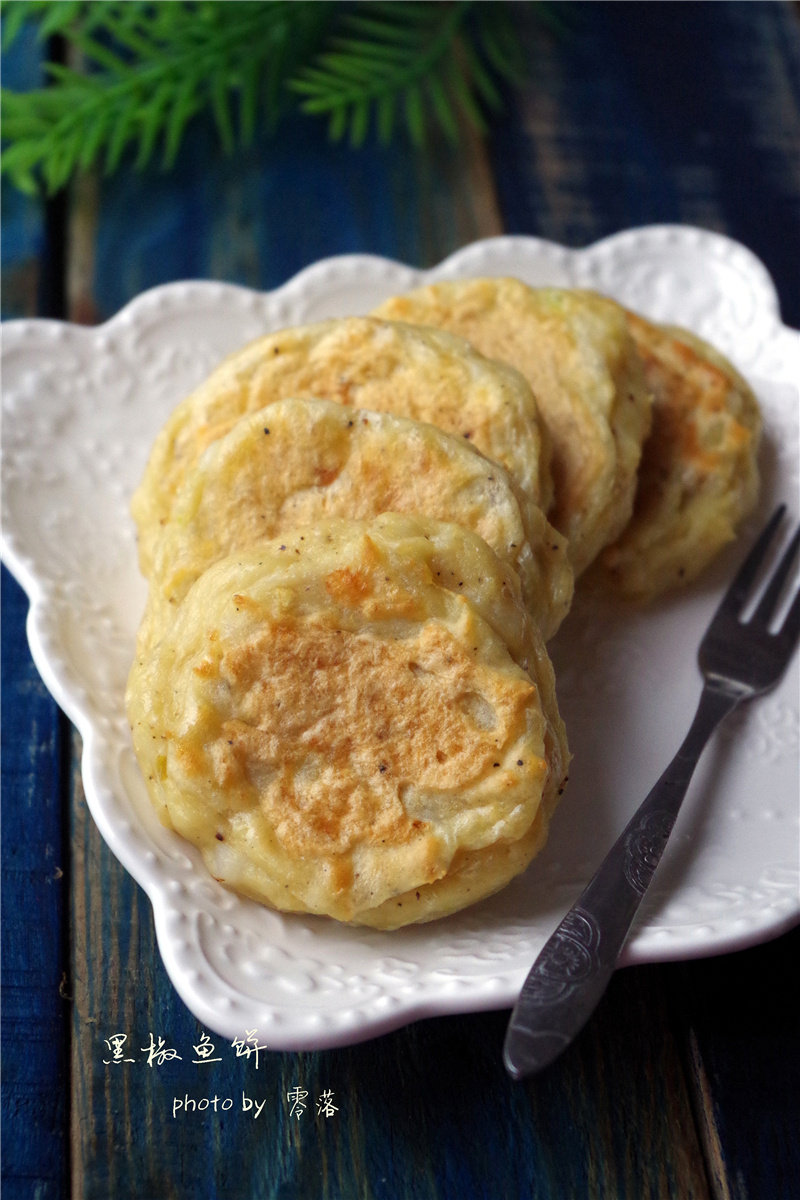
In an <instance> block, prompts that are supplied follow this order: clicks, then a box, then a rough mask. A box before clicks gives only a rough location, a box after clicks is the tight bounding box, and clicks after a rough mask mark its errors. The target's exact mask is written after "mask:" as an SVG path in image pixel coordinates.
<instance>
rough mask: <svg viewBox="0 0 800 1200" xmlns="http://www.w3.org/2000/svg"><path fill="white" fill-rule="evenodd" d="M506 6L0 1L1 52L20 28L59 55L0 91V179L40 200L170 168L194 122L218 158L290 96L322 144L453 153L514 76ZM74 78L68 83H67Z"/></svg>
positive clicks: (266, 123)
mask: <svg viewBox="0 0 800 1200" xmlns="http://www.w3.org/2000/svg"><path fill="white" fill-rule="evenodd" d="M520 7H521V5H520V4H506V3H502V2H493V3H475V2H474V0H440V2H436V3H431V2H430V0H358V3H353V4H338V3H330V2H327V3H317V2H315V0H238V2H237V3H222V2H220V0H169V3H150V2H147V0H57V2H53V0H13V2H12V3H9V0H0V13H2V16H3V44H4V46H5V47H8V46H9V45H11V44H12V43H13V41H14V39H15V38H16V37H17V36H18V34H19V33H20V31H21V29H22V28H23V27H24V25H25V24H26V23H29V24H33V25H35V27H36V30H37V35H38V36H39V37H40V38H41V39H48V38H51V37H58V38H61V39H63V40H64V42H65V44H66V45H67V46H68V47H69V56H68V57H69V63H70V65H68V66H63V65H59V64H50V65H49V66H48V68H47V72H48V76H49V80H50V84H49V86H48V87H46V88H40V89H38V90H35V91H31V92H27V93H22V94H17V93H13V92H10V91H3V92H2V106H3V136H4V141H5V143H6V149H5V150H4V151H3V154H2V157H1V158H0V166H2V170H3V172H4V173H5V174H7V175H8V176H9V177H10V179H11V180H12V182H13V183H14V184H15V185H16V186H17V187H19V188H20V189H22V190H23V191H28V192H34V191H36V190H38V188H39V186H40V184H42V183H43V184H44V186H45V188H46V190H47V191H49V192H53V191H55V190H57V189H58V188H59V187H61V186H63V185H64V184H65V183H66V182H67V181H68V180H69V179H70V178H71V176H72V175H73V174H74V172H75V171H78V170H82V169H87V168H90V167H92V166H95V165H102V166H103V167H104V169H105V170H106V171H109V172H110V171H114V170H115V169H117V167H118V166H119V164H120V163H121V162H122V160H123V158H124V157H125V155H126V154H127V153H130V154H131V155H132V158H133V161H134V165H135V166H136V167H137V168H142V167H145V166H146V165H148V164H149V163H150V162H151V161H152V159H153V158H154V157H155V156H156V155H157V154H160V159H161V163H162V166H164V167H169V166H170V165H172V164H173V163H174V161H175V158H176V156H177V154H178V152H179V149H180V146H181V144H182V142H183V138H184V134H185V132H186V130H187V127H188V126H189V124H190V123H191V122H192V121H193V120H194V119H195V118H196V117H197V116H198V115H199V114H200V113H203V112H207V113H208V114H209V115H210V117H211V119H212V120H213V122H214V125H215V127H216V130H217V134H218V137H219V141H220V145H221V146H222V148H223V150H224V151H225V152H227V153H231V152H232V151H234V150H235V149H236V148H237V147H238V146H240V145H249V144H250V143H252V141H253V139H254V137H255V136H256V133H257V132H258V131H259V129H261V128H266V129H267V130H269V131H272V130H274V128H275V127H276V125H277V123H278V121H279V119H280V117H281V115H282V114H283V113H284V111H285V110H286V108H287V107H288V105H289V103H290V101H291V99H292V97H293V96H294V97H297V98H298V99H297V100H296V103H299V106H300V108H301V110H302V111H304V112H306V113H308V114H315V115H316V114H318V115H321V116H323V117H325V118H326V119H327V121H328V125H329V133H330V136H331V137H332V138H334V139H337V140H338V139H341V138H344V137H346V136H349V139H350V142H351V143H352V144H353V145H354V146H358V145H361V144H362V143H363V142H364V141H365V140H366V138H367V136H368V135H369V132H370V129H371V128H374V129H375V130H376V132H377V136H378V138H379V139H380V141H381V142H383V143H388V142H389V141H390V140H391V139H392V138H393V137H394V136H395V134H396V132H397V129H398V127H399V126H401V125H402V126H404V127H405V129H406V131H407V133H408V135H409V136H410V138H411V140H412V141H413V142H414V143H415V144H416V145H422V144H423V143H424V142H426V141H428V140H429V139H430V136H431V131H432V128H433V126H434V125H436V126H438V127H439V129H440V130H441V131H442V133H443V134H444V136H445V137H446V138H447V139H448V140H450V141H452V142H455V141H457V140H458V137H459V132H460V127H461V122H462V119H466V120H467V121H468V122H470V123H471V124H472V125H473V126H474V127H475V128H476V129H478V130H481V131H482V130H484V129H485V127H486V119H485V114H486V113H487V112H488V111H491V110H495V109H497V108H498V107H499V106H500V104H501V87H500V85H501V83H502V82H503V81H504V80H513V79H515V78H518V77H519V76H520V72H521V70H522V65H521V64H520V62H519V50H518V38H517V37H516V36H515V30H514V17H513V15H512V14H514V12H515V10H516V11H517V12H518V11H519V9H520ZM78 67H80V69H78Z"/></svg>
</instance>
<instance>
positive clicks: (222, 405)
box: [131, 317, 552, 577]
mask: <svg viewBox="0 0 800 1200" xmlns="http://www.w3.org/2000/svg"><path fill="white" fill-rule="evenodd" d="M417 379H418V380H419V382H418V383H417ZM450 379H452V384H450V383H448V380H450ZM289 395H304V396H317V397H319V398H322V399H328V400H335V401H337V402H339V403H344V404H348V405H350V406H353V407H361V408H368V409H375V410H380V411H396V412H397V413H398V415H401V416H408V417H413V418H415V419H418V420H419V419H422V420H426V421H429V422H430V423H431V424H434V425H438V426H440V427H441V428H444V429H445V430H446V431H447V432H450V433H453V434H457V435H458V436H463V437H465V438H467V439H469V440H472V441H473V442H474V444H475V445H476V446H477V447H478V449H480V450H482V451H483V452H484V453H485V454H486V455H487V456H488V457H490V458H492V459H494V460H496V461H498V462H500V463H501V464H502V465H503V466H505V467H506V469H507V470H508V471H509V472H510V474H511V475H512V476H513V478H514V479H515V480H516V482H517V484H518V485H519V487H520V488H521V490H522V491H524V492H525V493H526V494H527V495H529V496H531V498H532V499H533V500H534V501H535V502H537V503H538V502H539V501H540V500H541V502H542V503H543V504H544V505H545V506H546V505H547V504H548V503H549V499H550V495H551V492H552V481H551V479H550V467H549V445H548V444H547V440H546V438H545V436H544V434H543V431H542V427H541V424H540V422H539V420H538V414H537V408H536V401H535V399H534V397H533V395H532V393H531V389H530V387H529V386H528V384H527V382H526V381H525V379H524V378H523V377H522V376H521V375H520V374H519V372H517V371H514V370H513V368H511V367H509V366H508V365H506V364H498V363H496V362H494V361H491V360H488V359H487V358H486V357H485V356H483V355H480V354H479V353H478V352H477V351H476V350H475V349H474V348H473V347H471V346H470V345H469V344H468V343H467V342H465V341H464V340H463V339H460V338H457V337H455V336H453V335H452V334H449V333H447V332H446V331H443V330H431V329H428V330H421V329H416V328H413V327H409V326H408V325H406V324H404V323H396V322H387V321H381V320H379V319H377V318H375V317H345V318H336V319H331V320H328V321H322V322H317V323H315V324H311V325H305V326H297V327H294V328H288V329H282V330H278V331H276V332H274V333H271V334H268V335H266V336H265V337H263V338H259V339H257V340H256V341H254V342H251V343H249V344H248V345H247V346H245V347H243V348H242V349H241V350H239V351H237V352H236V353H234V354H232V355H229V356H228V357H227V358H226V359H225V360H224V361H223V362H222V363H221V364H220V365H219V366H218V367H217V369H216V370H215V371H213V372H212V373H211V375H210V376H209V377H208V378H207V379H206V380H205V381H204V382H203V383H202V384H201V385H200V386H199V387H198V388H196V389H195V390H194V391H193V392H192V393H191V394H190V395H189V396H187V397H186V398H185V399H183V400H182V401H181V402H180V403H179V404H178V405H177V407H176V408H175V409H174V410H173V412H172V413H171V414H170V415H169V417H168V418H167V421H166V423H165V424H164V426H163V427H162V429H161V430H160V431H159V433H158V435H157V436H156V439H155V441H154V443H153V447H152V449H151V453H150V456H149V459H148V462H147V465H146V467H145V471H144V474H143V476H142V479H141V481H140V483H139V486H138V487H137V488H136V490H135V492H134V495H133V497H132V500H131V512H132V515H133V518H134V521H135V523H136V526H137V531H138V545H139V562H140V568H141V570H142V573H143V574H144V575H145V576H146V577H147V576H149V574H150V570H151V561H152V550H153V544H154V541H155V539H156V537H157V533H158V528H159V526H160V524H161V522H162V521H163V520H164V519H165V517H166V516H167V515H168V514H169V512H170V510H171V507H172V503H173V501H174V496H175V492H176V490H177V488H178V486H179V484H180V480H181V479H182V478H183V476H184V475H185V473H186V471H187V469H189V468H190V467H191V465H192V463H193V462H194V461H195V460H196V459H197V457H199V455H200V454H201V453H202V451H203V450H204V449H205V448H206V446H207V445H208V444H209V443H210V442H211V441H213V440H215V439H216V438H218V437H221V436H222V435H223V434H224V433H226V432H227V431H228V429H229V428H230V427H231V425H232V424H233V422H234V421H235V420H236V419H237V418H239V417H241V416H242V415H244V414H245V413H246V412H250V411H253V410H255V409H258V408H262V407H263V406H264V405H265V404H266V403H268V402H269V401H271V400H277V399H281V398H283V397H285V396H289Z"/></svg>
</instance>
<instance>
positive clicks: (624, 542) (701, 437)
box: [596, 313, 761, 602]
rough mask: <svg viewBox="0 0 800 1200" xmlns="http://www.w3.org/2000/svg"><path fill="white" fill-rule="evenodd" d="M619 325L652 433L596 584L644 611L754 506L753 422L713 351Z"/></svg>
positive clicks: (751, 406) (662, 329) (753, 413)
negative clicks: (626, 334) (636, 366)
mask: <svg viewBox="0 0 800 1200" xmlns="http://www.w3.org/2000/svg"><path fill="white" fill-rule="evenodd" d="M628 321H629V324H630V328H631V332H632V333H633V336H634V339H635V341H636V344H637V346H638V348H639V353H640V355H641V357H642V360H643V362H644V366H645V374H646V378H647V382H648V386H649V387H650V388H651V390H652V392H653V394H654V397H655V400H654V405H653V428H652V432H651V434H650V437H649V438H648V440H647V441H646V442H645V445H644V450H643V454H642V462H641V466H640V468H639V484H638V489H637V493H636V501H635V505H634V512H633V517H632V519H631V521H630V523H629V525H628V526H627V528H626V529H625V530H624V531H623V533H622V534H621V536H620V537H619V539H618V540H617V541H616V542H615V543H614V544H613V545H611V546H608V547H607V548H606V549H605V550H604V551H603V554H602V555H601V557H600V559H599V560H598V563H597V573H596V579H597V580H603V579H604V580H605V582H606V583H609V582H610V583H611V585H612V586H613V587H614V588H615V589H616V590H618V591H619V592H620V593H621V594H623V595H625V596H627V597H628V598H630V599H633V600H636V601H640V602H643V601H648V600H651V599H653V598H654V597H655V596H657V595H659V594H660V593H662V592H664V591H666V590H668V589H670V588H673V587H676V586H679V585H680V584H684V583H688V582H689V581H690V580H692V579H694V578H696V576H697V575H698V574H699V573H700V571H701V570H702V569H703V568H704V567H705V566H706V565H707V564H708V563H709V562H710V561H711V560H712V558H713V557H714V556H715V555H716V554H717V553H718V551H719V550H720V549H721V548H722V547H723V546H724V545H725V544H726V543H727V542H729V541H730V540H731V539H732V538H733V537H734V535H735V530H736V526H737V524H738V523H739V522H740V521H741V520H742V519H743V518H744V517H745V516H746V515H747V514H748V513H749V512H750V511H751V510H752V508H753V507H754V505H755V502H756V498H757V495H758V482H759V480H758V464H757V455H758V446H759V441H760V434H761V415H760V411H759V407H758V402H757V400H756V398H755V396H754V395H753V392H752V390H751V388H750V387H749V385H748V384H747V382H746V381H745V380H744V379H743V378H742V376H741V375H740V374H739V373H738V371H736V370H735V368H734V367H733V366H732V364H731V363H729V362H728V361H727V359H725V358H724V357H723V356H722V355H721V354H720V353H719V351H717V350H715V349H714V347H712V346H709V345H708V344H707V343H706V342H704V341H702V340H701V339H700V338H698V337H697V336H696V335H694V334H692V333H689V332H688V331H687V330H682V329H677V328H674V327H666V326H658V325H655V324H653V323H652V322H650V321H646V320H645V319H644V318H642V317H640V316H638V315H636V314H634V313H631V314H629V317H628Z"/></svg>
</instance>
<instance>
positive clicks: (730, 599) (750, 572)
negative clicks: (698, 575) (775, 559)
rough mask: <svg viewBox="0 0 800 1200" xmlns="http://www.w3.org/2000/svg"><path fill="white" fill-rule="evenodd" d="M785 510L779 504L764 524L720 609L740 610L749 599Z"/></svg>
mask: <svg viewBox="0 0 800 1200" xmlns="http://www.w3.org/2000/svg"><path fill="white" fill-rule="evenodd" d="M785 511H786V505H785V504H781V505H779V506H778V508H776V510H775V512H774V513H773V514H772V516H771V517H770V519H769V521H768V522H767V524H766V525H765V526H764V529H763V530H762V532H761V534H760V536H759V537H758V539H757V540H756V542H755V545H754V546H753V549H752V550H751V551H750V553H749V554H748V556H747V558H746V559H745V560H744V562H743V563H742V565H741V567H740V568H739V570H738V572H737V574H736V576H735V577H734V580H733V583H732V584H731V585H730V587H729V588H728V590H727V592H726V593H725V595H724V596H723V597H722V603H721V604H720V610H722V609H737V610H738V609H739V608H741V606H742V604H743V603H744V601H745V600H746V599H747V595H748V593H749V591H750V588H751V587H752V585H753V581H754V579H755V577H756V575H757V574H758V568H759V567H760V566H761V563H762V560H763V558H764V555H765V554H766V552H767V548H768V547H769V544H770V542H771V541H772V536H773V534H774V533H775V530H776V529H777V528H778V526H779V525H780V523H781V520H782V519H783V514H784V513H785Z"/></svg>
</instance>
